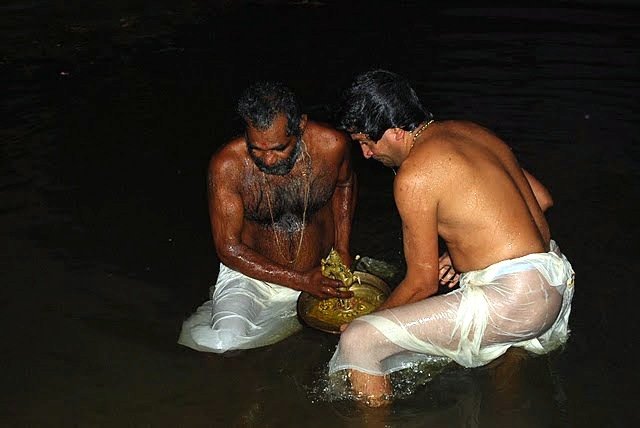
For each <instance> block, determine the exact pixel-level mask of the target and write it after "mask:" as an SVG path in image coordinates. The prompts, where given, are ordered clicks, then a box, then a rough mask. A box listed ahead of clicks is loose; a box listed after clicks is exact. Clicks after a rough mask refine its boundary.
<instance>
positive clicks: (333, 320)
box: [298, 271, 391, 334]
mask: <svg viewBox="0 0 640 428" xmlns="http://www.w3.org/2000/svg"><path fill="white" fill-rule="evenodd" d="M354 274H355V275H357V276H358V277H359V278H360V283H357V282H356V283H354V284H353V285H351V287H350V288H349V290H350V291H353V293H354V296H353V297H352V298H350V299H337V298H331V299H325V300H321V299H318V298H316V297H314V296H312V295H311V294H309V293H307V292H304V291H303V292H302V293H300V296H299V297H298V315H299V316H300V318H301V319H302V321H304V323H305V324H307V325H308V326H310V327H313V328H315V329H318V330H321V331H324V332H327V333H333V334H340V326H341V325H342V324H346V323H349V322H350V321H352V320H354V319H355V318H357V317H360V316H362V315H366V314H368V313H370V312H372V311H373V310H375V309H376V308H377V307H378V306H380V305H381V304H382V303H383V302H384V301H385V300H386V299H387V297H388V296H389V294H390V293H391V290H390V289H389V286H388V285H387V283H386V282H385V281H383V280H382V279H381V278H378V277H377V276H375V275H372V274H370V273H367V272H359V271H356V272H354Z"/></svg>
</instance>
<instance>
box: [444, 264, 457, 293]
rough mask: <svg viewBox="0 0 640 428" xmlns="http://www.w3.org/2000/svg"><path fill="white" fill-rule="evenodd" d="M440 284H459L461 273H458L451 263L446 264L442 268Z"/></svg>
mask: <svg viewBox="0 0 640 428" xmlns="http://www.w3.org/2000/svg"><path fill="white" fill-rule="evenodd" d="M439 274H440V285H446V286H448V287H449V288H453V287H455V286H456V285H457V284H458V280H459V279H460V274H458V273H457V272H456V271H455V269H453V267H452V266H451V265H444V266H442V267H441V268H440V271H439Z"/></svg>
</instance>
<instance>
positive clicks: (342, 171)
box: [331, 134, 358, 266]
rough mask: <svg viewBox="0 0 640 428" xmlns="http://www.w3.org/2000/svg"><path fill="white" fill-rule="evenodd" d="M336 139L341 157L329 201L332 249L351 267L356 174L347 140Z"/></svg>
mask: <svg viewBox="0 0 640 428" xmlns="http://www.w3.org/2000/svg"><path fill="white" fill-rule="evenodd" d="M338 139H339V141H338V143H339V147H340V149H341V150H342V151H343V156H342V161H341V163H340V165H339V169H338V179H337V181H336V188H335V190H334V192H333V197H332V199H331V209H332V211H333V221H334V230H335V237H334V248H335V249H336V251H338V253H339V254H340V256H341V257H342V261H343V262H344V263H345V264H346V265H347V266H351V262H352V259H351V253H350V239H351V226H352V223H353V216H354V213H355V207H356V197H357V191H358V190H357V189H358V188H357V186H358V182H357V177H356V174H355V172H354V171H353V169H352V168H351V150H350V145H349V140H348V139H347V138H346V136H344V135H342V134H339V136H338Z"/></svg>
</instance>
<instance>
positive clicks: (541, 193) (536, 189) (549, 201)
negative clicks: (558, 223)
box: [522, 168, 553, 212]
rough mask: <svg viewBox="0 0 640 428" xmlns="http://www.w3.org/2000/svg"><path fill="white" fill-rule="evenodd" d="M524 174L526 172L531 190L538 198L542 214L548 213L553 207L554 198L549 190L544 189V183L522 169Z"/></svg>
mask: <svg viewBox="0 0 640 428" xmlns="http://www.w3.org/2000/svg"><path fill="white" fill-rule="evenodd" d="M522 172H524V176H525V177H526V178H527V181H528V182H529V186H531V190H532V191H533V196H535V197H536V201H538V205H540V208H541V209H542V212H545V211H547V210H548V209H549V208H551V207H552V206H553V198H552V197H551V193H549V190H547V188H546V187H544V185H543V184H542V183H540V182H539V181H538V180H537V179H536V178H535V177H534V176H533V175H531V174H530V173H529V172H528V171H526V170H525V169H524V168H523V169H522Z"/></svg>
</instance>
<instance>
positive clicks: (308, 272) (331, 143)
mask: <svg viewBox="0 0 640 428" xmlns="http://www.w3.org/2000/svg"><path fill="white" fill-rule="evenodd" d="M286 124H287V122H286V117H285V116H283V115H279V116H277V117H276V119H275V120H274V121H273V124H272V126H270V127H269V128H267V129H263V130H260V129H256V128H253V127H251V126H248V128H247V131H246V134H245V137H243V138H236V139H234V140H232V141H230V142H229V143H228V144H227V145H225V146H224V147H223V148H222V149H221V150H220V151H219V152H217V153H216V154H214V156H213V157H212V158H211V161H210V164H209V212H210V219H211V227H212V233H213V239H214V243H215V248H216V252H217V254H218V257H219V258H220V261H221V262H222V263H224V264H225V265H227V266H229V267H230V268H232V269H234V270H237V271H239V272H242V273H244V274H245V275H248V276H250V277H252V278H256V279H260V280H263V281H268V282H273V283H276V284H280V285H283V286H286V287H290V288H293V289H296V290H302V291H307V292H309V293H311V294H313V295H314V296H316V297H319V298H328V297H350V296H351V294H350V293H348V292H343V291H340V290H338V287H340V286H341V285H342V284H341V283H340V282H339V281H334V280H331V279H329V278H325V277H324V276H322V273H321V271H320V260H321V258H322V257H325V256H326V255H327V254H328V253H329V251H330V250H331V248H332V247H334V248H335V249H336V250H337V251H338V252H339V253H340V255H341V257H343V260H346V261H348V262H350V261H351V256H350V254H349V235H350V232H351V222H352V219H353V213H354V209H355V192H356V178H355V174H354V173H353V171H352V169H351V160H350V143H349V141H348V137H347V136H346V135H344V134H343V133H341V132H338V131H336V130H334V129H332V128H330V127H328V126H326V125H324V124H320V123H316V122H312V121H308V120H307V119H306V116H304V117H303V120H302V121H301V124H300V126H301V132H302V134H301V138H298V137H296V136H294V135H287V132H286ZM303 217H304V219H305V223H304V225H303V222H302V219H303ZM302 233H304V235H303V238H302V240H301V239H300V237H301V234H302ZM298 248H300V250H299V252H298Z"/></svg>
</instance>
